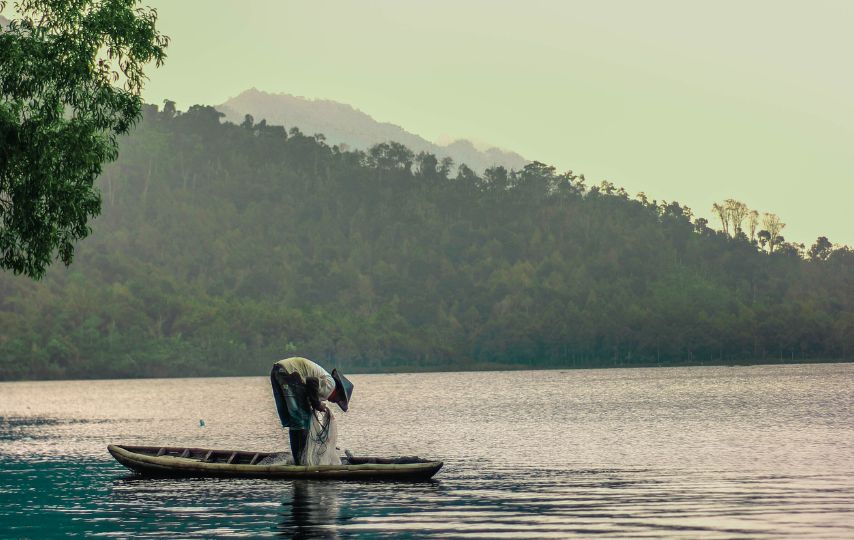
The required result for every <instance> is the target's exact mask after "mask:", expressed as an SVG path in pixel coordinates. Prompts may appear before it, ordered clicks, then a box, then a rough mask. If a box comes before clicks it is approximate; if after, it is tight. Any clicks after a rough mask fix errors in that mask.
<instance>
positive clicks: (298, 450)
mask: <svg viewBox="0 0 854 540" xmlns="http://www.w3.org/2000/svg"><path fill="white" fill-rule="evenodd" d="M288 438H289V439H290V443H291V455H292V456H293V458H294V465H302V457H303V456H302V455H303V453H304V452H305V445H306V444H307V443H308V430H306V429H291V430H288Z"/></svg>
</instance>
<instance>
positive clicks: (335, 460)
mask: <svg viewBox="0 0 854 540" xmlns="http://www.w3.org/2000/svg"><path fill="white" fill-rule="evenodd" d="M337 441H338V425H337V423H336V421H335V417H334V416H333V415H332V412H326V413H324V414H322V415H321V416H320V418H318V415H317V413H313V414H312V415H311V427H310V428H309V430H308V440H307V441H306V443H305V450H304V452H303V455H302V460H301V463H302V464H303V465H341V456H339V455H338V450H337V449H336V448H335V444H336V442H337Z"/></svg>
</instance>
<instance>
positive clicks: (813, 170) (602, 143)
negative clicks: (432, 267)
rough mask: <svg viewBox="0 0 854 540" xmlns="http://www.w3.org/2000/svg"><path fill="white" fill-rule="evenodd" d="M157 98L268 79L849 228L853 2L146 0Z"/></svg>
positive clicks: (383, 114)
mask: <svg viewBox="0 0 854 540" xmlns="http://www.w3.org/2000/svg"><path fill="white" fill-rule="evenodd" d="M146 3H148V4H149V5H152V6H155V7H157V9H158V11H159V13H160V27H161V29H162V30H163V31H164V32H165V33H167V34H168V35H169V36H170V37H171V38H172V44H171V46H170V48H169V59H168V61H167V63H166V65H165V66H164V67H163V68H161V69H160V70H157V71H152V73H151V81H150V82H149V85H148V87H147V89H146V92H145V97H146V99H147V100H149V101H152V102H158V103H159V102H161V101H162V100H163V99H165V98H170V99H174V100H176V101H177V102H178V105H179V107H180V108H186V107H187V106H189V105H192V104H195V103H204V104H212V105H213V104H218V103H221V102H223V101H225V100H226V99H227V98H229V97H231V96H234V95H237V94H238V93H240V92H241V91H243V90H245V89H247V88H250V87H253V86H254V87H257V88H258V89H260V90H265V91H268V92H286V93H291V94H295V95H301V96H306V97H312V98H328V99H333V100H336V101H341V102H344V103H349V104H351V105H353V106H354V107H356V108H359V109H361V110H363V111H365V112H367V113H368V114H370V115H372V116H373V117H374V118H376V119H377V120H380V121H388V122H392V123H395V124H399V125H401V126H403V127H404V128H406V129H407V130H409V131H412V132H414V133H417V134H419V135H422V136H424V137H426V138H428V139H432V140H436V139H439V138H442V137H446V136H448V135H450V136H452V137H467V138H471V139H474V140H478V141H485V142H488V143H491V144H493V145H496V146H500V147H504V148H508V149H512V150H515V151H517V152H520V153H521V154H522V155H524V156H525V157H527V158H528V159H536V160H539V161H543V162H546V163H550V164H553V165H556V166H557V167H558V168H559V169H561V170H565V169H572V170H574V171H576V172H583V173H585V175H586V176H587V178H588V180H589V181H595V182H597V183H598V181H600V180H602V179H608V180H611V181H613V182H615V183H616V184H618V185H622V186H625V187H626V189H628V190H629V191H630V192H631V193H633V194H634V193H636V192H638V191H644V192H646V193H647V194H648V195H649V196H650V198H656V199H659V200H662V199H665V200H673V199H675V200H678V201H680V202H683V203H686V204H688V205H689V206H691V207H692V208H693V209H694V210H695V212H696V213H697V214H699V215H704V216H706V217H708V218H709V219H710V220H711V212H710V211H709V208H710V207H711V204H712V202H714V201H717V200H722V199H724V198H727V197H734V198H736V199H740V200H742V201H744V202H746V203H747V204H748V205H749V206H750V207H751V208H756V209H758V210H760V211H772V212H776V213H777V214H779V215H780V216H781V217H782V218H783V220H784V221H785V222H786V223H788V227H787V228H786V229H785V230H784V231H783V234H784V235H785V236H786V237H787V238H788V239H790V240H797V241H801V242H806V243H807V245H809V244H810V243H812V241H813V240H814V239H815V237H816V236H817V235H819V234H824V235H827V236H828V237H829V238H830V240H831V241H834V242H845V243H848V244H851V245H854V215H852V214H854V212H852V209H854V68H852V54H854V32H852V28H854V2H852V1H848V0H844V1H839V2H830V1H809V2H807V1H801V2H781V1H767V2H765V1H761V2H760V1H744V0H741V1H733V2H728V1H717V2H686V1H676V0H673V1H652V0H644V1H643V2H640V1H622V2H616V1H603V0H597V1H590V2H570V1H565V0H553V1H549V2H544V1H535V0H526V1H524V2H522V1H518V2H504V1H498V0H489V1H486V0H483V1H465V0H456V1H445V0H430V1H414V0H408V1H400V0H381V1H371V0H362V1H359V2H356V1H339V2H330V1H323V0H312V1H304V2H302V1H299V2H297V1H282V0H275V1H260V0H253V1H251V2H246V1H241V2H237V1H222V0H157V1H152V0H149V1H147V2H146Z"/></svg>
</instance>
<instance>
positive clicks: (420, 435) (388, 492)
mask: <svg viewBox="0 0 854 540" xmlns="http://www.w3.org/2000/svg"><path fill="white" fill-rule="evenodd" d="M352 380H353V381H354V383H355V384H356V390H355V394H354V399H353V403H352V405H351V409H350V412H349V413H348V414H343V413H342V414H339V415H338V417H339V419H340V424H339V425H340V430H339V432H340V435H339V446H341V448H349V449H351V450H352V451H353V452H354V453H355V454H357V455H359V454H362V455H368V454H372V455H413V454H417V455H420V456H422V457H429V458H436V459H442V460H444V461H445V468H444V469H443V470H442V471H440V472H439V474H438V475H437V476H436V479H435V480H434V481H433V482H427V483H413V484H406V483H345V482H318V481H281V480H280V481H259V480H216V479H191V480H168V479H167V480H163V479H158V480H149V479H143V478H140V477H136V476H133V475H132V474H130V473H129V472H128V471H127V470H125V469H124V468H122V467H121V466H120V465H119V464H117V463H115V462H114V461H112V459H111V458H110V456H109V455H108V454H107V452H106V448H105V447H106V445H107V444H108V443H111V442H120V443H136V444H151V445H155V444H156V445H160V444H170V445H175V446H183V445H188V446H189V445H192V446H203V447H218V448H235V449H247V450H281V449H285V448H287V436H286V434H285V433H283V432H282V431H281V429H280V428H277V421H276V418H275V410H274V406H273V402H272V397H271V395H270V390H269V383H268V380H267V379H266V378H265V377H254V378H218V379H168V380H112V381H72V382H21V383H0V536H6V537H42V536H49V535H59V534H77V535H87V536H117V537H127V536H131V535H132V536H143V537H144V536H172V537H174V536H182V537H186V536H202V537H210V536H250V537H255V536H274V535H283V536H288V537H292V536H296V537H300V536H301V537H306V538H307V537H311V538H314V537H325V538H348V537H355V536H366V537H378V536H395V537H399V536H409V537H424V536H441V537H487V538H497V537H536V538H544V537H561V538H565V537H591V536H600V537H608V538H611V537H632V538H638V537H640V538H656V537H680V538H689V537H690V538H733V537H740V538H780V537H787V536H788V537H796V538H803V537H813V538H821V537H824V538H846V537H847V538H852V537H854V365H852V364H824V365H795V366H758V367H710V368H703V367H692V368H659V369H624V370H584V371H566V372H562V371H528V372H497V373H495V372H493V373H433V374H412V375H354V376H353V377H352ZM200 419H204V421H205V427H200V426H199V420H200Z"/></svg>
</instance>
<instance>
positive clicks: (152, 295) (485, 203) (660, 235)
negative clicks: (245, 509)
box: [0, 107, 854, 379]
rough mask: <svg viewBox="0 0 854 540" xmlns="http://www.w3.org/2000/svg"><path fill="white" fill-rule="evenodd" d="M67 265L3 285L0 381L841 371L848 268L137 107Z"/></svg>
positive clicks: (428, 159) (561, 196)
mask: <svg viewBox="0 0 854 540" xmlns="http://www.w3.org/2000/svg"><path fill="white" fill-rule="evenodd" d="M101 181H102V189H103V214H102V216H101V217H99V218H98V219H97V220H96V221H95V223H94V231H93V234H92V236H91V237H90V238H89V239H87V240H86V241H84V242H82V243H81V244H80V246H79V248H78V254H77V257H76V259H75V262H74V263H73V265H72V266H71V267H69V268H67V269H65V268H62V267H61V266H59V265H57V266H54V267H53V268H52V269H51V270H50V271H49V273H48V276H47V277H46V278H45V279H44V280H43V281H41V282H32V281H29V280H27V279H24V278H20V277H13V276H12V275H10V274H8V273H7V274H1V275H0V377H2V378H4V379H10V378H24V377H118V376H172V375H223V374H255V375H261V374H264V373H265V371H266V370H267V369H268V366H269V364H270V363H271V362H272V361H274V360H275V359H278V358H281V357H284V356H285V355H291V354H301V355H305V356H308V357H311V358H315V359H317V360H319V361H321V362H323V363H324V364H327V365H330V366H334V365H337V366H339V367H342V368H343V369H344V370H345V371H346V370H349V371H356V370H361V371H373V370H398V369H425V370H428V369H447V368H453V369H468V368H472V369H477V368H483V367H498V366H525V367H557V366H562V367H572V366H613V365H642V364H667V363H682V362H694V363H696V362H724V363H725V362H733V361H752V360H781V359H782V360H788V361H791V360H800V359H843V358H844V359H850V357H851V356H852V354H854V253H852V252H851V251H850V250H848V249H847V248H836V249H834V248H832V247H829V246H828V245H825V244H820V245H817V247H816V248H815V249H814V250H812V259H814V260H804V259H802V258H801V256H800V255H799V254H798V250H797V249H796V248H795V247H794V246H791V245H788V244H785V243H784V242H780V243H778V245H777V246H776V248H775V249H774V252H773V253H770V254H769V253H767V252H766V251H767V249H768V247H766V248H765V250H763V249H761V248H760V246H759V245H757V244H755V243H752V242H751V241H749V240H748V239H747V238H746V237H745V235H744V234H741V233H739V234H736V235H735V237H734V238H733V237H731V236H730V235H728V234H725V233H722V232H716V231H714V230H712V229H710V228H709V227H708V226H707V223H706V221H705V220H703V219H696V220H692V219H691V214H690V211H688V210H687V209H685V208H683V207H681V206H679V205H678V204H677V203H657V202H656V201H649V200H647V199H646V198H645V197H641V198H640V200H637V199H635V198H632V197H629V196H628V195H627V194H626V193H625V192H624V191H622V190H621V189H619V188H616V187H614V186H612V185H610V184H604V185H602V186H596V187H590V186H585V184H584V182H583V181H582V178H581V177H576V176H575V175H573V174H571V173H567V174H557V173H556V172H555V170H554V169H553V168H550V167H547V166H545V165H543V164H540V163H533V164H530V165H528V166H527V167H525V168H524V169H523V170H522V171H518V172H508V171H505V170H504V169H501V168H494V169H490V170H488V171H487V172H486V173H485V174H484V175H483V176H477V175H475V174H474V173H473V172H472V171H471V170H470V169H468V168H467V167H465V166H461V167H459V170H457V168H456V167H454V168H451V167H449V166H448V163H444V164H442V163H441V162H438V161H437V160H436V159H435V158H434V157H433V156H431V155H426V154H421V155H418V156H413V154H412V153H411V152H410V151H408V150H407V149H406V148H404V147H402V146H399V145H395V144H385V145H380V146H377V147H374V148H373V149H371V150H370V152H368V153H362V152H342V151H340V150H339V149H337V148H334V147H332V148H330V147H329V146H327V145H326V144H325V143H324V142H322V141H319V140H317V139H316V138H314V137H308V136H305V135H302V134H301V133H299V131H297V130H291V131H290V132H289V133H286V132H285V129H284V128H282V127H276V126H268V125H266V124H260V125H254V124H251V123H248V122H247V123H245V124H244V125H234V124H223V123H221V121H220V115H219V113H217V112H216V111H215V110H214V109H212V108H210V107H193V108H191V109H190V110H189V111H188V112H186V113H183V114H178V113H176V112H175V111H174V109H173V108H171V107H170V108H168V109H166V110H165V111H161V112H158V111H157V110H156V109H155V108H154V107H149V108H148V110H147V111H146V115H145V120H144V121H143V122H142V123H141V124H140V125H139V126H138V127H137V129H136V130H135V132H134V133H133V135H132V136H131V137H129V138H127V139H126V140H124V141H123V143H122V147H121V152H120V158H119V161H118V162H116V163H114V164H113V165H111V166H110V167H108V169H107V170H106V172H105V174H104V175H103V177H102V179H101Z"/></svg>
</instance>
